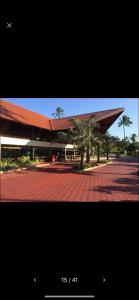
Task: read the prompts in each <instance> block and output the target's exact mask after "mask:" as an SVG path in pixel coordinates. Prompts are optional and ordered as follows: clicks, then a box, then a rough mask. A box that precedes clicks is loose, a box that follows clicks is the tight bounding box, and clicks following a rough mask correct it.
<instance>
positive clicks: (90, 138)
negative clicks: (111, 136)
mask: <svg viewBox="0 0 139 300" xmlns="http://www.w3.org/2000/svg"><path fill="white" fill-rule="evenodd" d="M85 126H86V163H90V151H91V148H92V146H93V144H94V142H95V140H96V137H95V132H96V130H95V129H97V128H98V127H99V124H98V123H96V122H95V121H93V120H92V119H88V120H86V123H85Z"/></svg>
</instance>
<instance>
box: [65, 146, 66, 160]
mask: <svg viewBox="0 0 139 300" xmlns="http://www.w3.org/2000/svg"><path fill="white" fill-rule="evenodd" d="M65 160H66V147H65Z"/></svg>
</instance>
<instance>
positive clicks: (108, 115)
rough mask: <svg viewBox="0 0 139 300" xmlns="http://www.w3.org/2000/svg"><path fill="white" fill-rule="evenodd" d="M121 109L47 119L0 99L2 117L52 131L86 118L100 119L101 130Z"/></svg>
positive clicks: (65, 127)
mask: <svg viewBox="0 0 139 300" xmlns="http://www.w3.org/2000/svg"><path fill="white" fill-rule="evenodd" d="M123 111H124V108H116V109H110V110H104V111H98V112H92V113H87V114H81V115H76V116H69V117H64V118H60V119H49V118H48V117H46V116H43V115H41V114H38V113H36V112H33V111H31V110H29V109H25V108H23V107H21V106H17V105H15V104H12V103H10V102H8V101H6V100H0V117H1V118H2V119H7V120H10V121H13V122H19V123H22V124H25V125H30V126H36V127H39V128H44V129H48V130H54V131H58V130H66V129H70V128H73V127H74V126H73V123H72V119H80V120H82V119H83V120H85V119H88V118H91V119H92V118H93V119H94V121H97V122H98V121H101V124H102V127H103V128H104V130H103V131H106V130H107V129H108V128H109V127H110V126H111V125H112V123H113V122H114V121H115V120H116V119H117V118H118V116H119V115H120V114H121V113H122V112H123Z"/></svg>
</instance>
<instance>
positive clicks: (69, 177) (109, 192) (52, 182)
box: [1, 159, 139, 202]
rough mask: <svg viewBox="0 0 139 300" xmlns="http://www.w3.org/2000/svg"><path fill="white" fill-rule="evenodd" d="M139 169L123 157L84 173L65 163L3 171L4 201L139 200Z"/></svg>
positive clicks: (2, 193)
mask: <svg viewBox="0 0 139 300" xmlns="http://www.w3.org/2000/svg"><path fill="white" fill-rule="evenodd" d="M137 169H138V162H137V161H132V160H130V161H129V160H123V159H120V160H114V161H113V163H112V164H110V165H106V166H103V167H101V168H98V169H94V170H91V171H86V172H84V173H83V174H79V173H78V174H77V173H74V172H73V171H72V167H71V165H70V164H69V165H64V164H62V163H61V164H54V165H50V166H46V167H44V168H40V169H38V170H36V171H33V170H24V171H18V172H12V173H8V174H1V201H2V202H3V201H4V202H5V201H6V202H7V201H72V202H78V201H79V202H97V201H127V200H128V201H139V176H138V175H137Z"/></svg>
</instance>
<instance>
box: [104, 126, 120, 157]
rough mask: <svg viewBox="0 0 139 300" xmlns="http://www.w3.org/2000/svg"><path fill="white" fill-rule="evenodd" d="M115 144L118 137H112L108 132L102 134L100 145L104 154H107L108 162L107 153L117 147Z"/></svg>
mask: <svg viewBox="0 0 139 300" xmlns="http://www.w3.org/2000/svg"><path fill="white" fill-rule="evenodd" d="M117 142H119V138H118V137H116V136H112V135H110V134H109V133H108V132H107V133H105V134H103V142H102V145H103V149H104V152H106V154H107V160H109V153H110V151H111V150H112V148H113V147H114V146H116V145H117Z"/></svg>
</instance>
